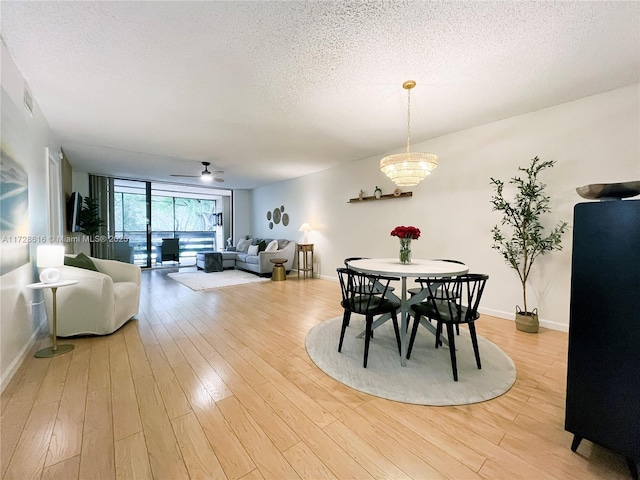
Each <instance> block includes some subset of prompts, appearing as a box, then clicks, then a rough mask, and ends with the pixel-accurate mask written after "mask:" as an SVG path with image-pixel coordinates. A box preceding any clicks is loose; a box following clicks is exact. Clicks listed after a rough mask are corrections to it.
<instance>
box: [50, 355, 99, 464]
mask: <svg viewBox="0 0 640 480" xmlns="http://www.w3.org/2000/svg"><path fill="white" fill-rule="evenodd" d="M69 357H70V358H71V363H70V365H69V370H68V375H67V378H66V382H65V385H64V390H63V392H62V399H61V401H60V408H59V409H58V414H57V417H56V422H55V425H54V427H53V434H52V435H51V442H50V443H49V451H48V453H47V458H46V461H45V466H50V465H53V464H56V463H59V462H62V461H63V460H67V459H69V458H73V457H76V456H77V457H78V459H79V458H80V453H81V451H82V431H83V429H84V413H85V403H86V398H87V383H88V381H89V360H90V358H91V350H90V349H84V350H81V349H78V350H73V352H72V355H69Z"/></svg>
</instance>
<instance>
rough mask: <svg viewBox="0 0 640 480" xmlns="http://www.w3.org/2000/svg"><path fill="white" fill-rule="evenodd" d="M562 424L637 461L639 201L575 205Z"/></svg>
mask: <svg viewBox="0 0 640 480" xmlns="http://www.w3.org/2000/svg"><path fill="white" fill-rule="evenodd" d="M565 429H566V430H567V431H569V432H571V433H573V434H574V441H573V444H572V446H571V448H572V450H574V451H575V450H576V448H577V447H578V444H579V443H580V441H581V440H582V439H583V438H584V439H587V440H590V441H592V442H594V443H597V444H599V445H601V446H603V447H606V448H609V449H610V450H612V451H614V452H616V453H618V454H620V455H623V456H624V457H625V458H626V460H627V464H628V465H629V468H630V470H631V473H632V476H634V478H638V471H637V463H638V462H639V461H640V200H610V201H600V202H589V203H580V204H578V205H576V206H575V209H574V225H573V254H572V262H571V314H570V325H569V357H568V364H567V400H566V412H565Z"/></svg>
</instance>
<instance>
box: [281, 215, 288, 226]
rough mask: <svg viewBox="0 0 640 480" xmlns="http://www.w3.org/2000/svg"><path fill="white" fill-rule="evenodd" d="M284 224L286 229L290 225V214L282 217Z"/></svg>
mask: <svg viewBox="0 0 640 480" xmlns="http://www.w3.org/2000/svg"><path fill="white" fill-rule="evenodd" d="M282 224H283V225H284V226H285V227H286V226H287V225H289V214H288V213H285V214H284V215H282Z"/></svg>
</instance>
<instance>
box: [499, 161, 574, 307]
mask: <svg viewBox="0 0 640 480" xmlns="http://www.w3.org/2000/svg"><path fill="white" fill-rule="evenodd" d="M554 164H555V162H554V161H552V160H548V161H544V162H543V161H541V160H540V159H539V158H538V157H535V158H533V159H532V160H531V165H530V166H529V167H528V168H522V167H518V171H519V172H523V173H524V174H525V175H524V176H523V177H520V176H515V177H513V178H512V179H511V180H509V184H511V185H514V186H515V187H516V190H517V192H516V195H515V198H514V199H513V200H512V201H509V200H506V199H505V198H504V196H503V189H504V185H505V184H504V182H503V181H501V180H496V179H495V178H491V185H493V187H494V188H495V194H494V195H493V197H491V204H492V205H493V210H494V211H499V212H502V221H501V225H502V227H503V228H504V231H503V230H502V229H501V228H500V227H499V226H498V225H496V226H494V227H493V229H492V231H491V232H492V233H493V245H492V248H494V249H496V250H498V252H500V254H501V255H502V257H503V258H504V260H505V262H506V263H507V264H508V265H509V266H510V267H511V268H513V269H514V270H515V271H516V272H518V276H519V277H520V282H521V284H522V297H523V302H524V311H525V312H528V310H527V279H528V278H529V272H530V271H531V267H532V266H533V262H534V261H535V260H536V258H538V256H539V255H544V254H545V253H547V252H551V251H553V250H562V246H561V240H562V234H563V233H564V232H565V231H566V230H567V222H562V221H561V222H558V224H557V225H556V226H555V227H554V228H553V229H552V230H551V232H550V233H549V234H548V235H545V234H544V228H543V226H542V224H541V222H540V219H541V217H542V215H543V214H546V213H549V212H550V211H551V208H550V207H549V196H548V195H546V194H545V187H546V185H545V184H544V183H542V182H541V181H540V180H538V175H539V174H540V172H542V171H543V170H544V169H546V168H551V167H553V165H554Z"/></svg>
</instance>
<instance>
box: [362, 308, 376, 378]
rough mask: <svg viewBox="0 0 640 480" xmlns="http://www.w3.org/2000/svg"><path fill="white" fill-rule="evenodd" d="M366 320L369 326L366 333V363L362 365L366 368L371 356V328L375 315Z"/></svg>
mask: <svg viewBox="0 0 640 480" xmlns="http://www.w3.org/2000/svg"><path fill="white" fill-rule="evenodd" d="M366 322H367V328H366V332H365V334H364V363H363V365H362V366H363V367H364V368H367V359H368V358H369V340H370V339H371V336H372V335H371V334H372V333H373V331H372V329H371V324H372V323H373V316H371V317H369V316H367V319H366Z"/></svg>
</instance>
